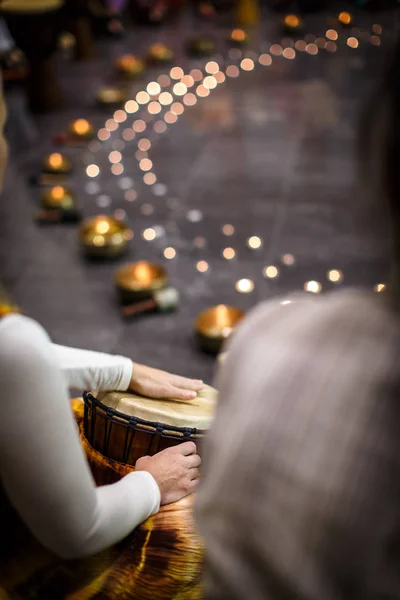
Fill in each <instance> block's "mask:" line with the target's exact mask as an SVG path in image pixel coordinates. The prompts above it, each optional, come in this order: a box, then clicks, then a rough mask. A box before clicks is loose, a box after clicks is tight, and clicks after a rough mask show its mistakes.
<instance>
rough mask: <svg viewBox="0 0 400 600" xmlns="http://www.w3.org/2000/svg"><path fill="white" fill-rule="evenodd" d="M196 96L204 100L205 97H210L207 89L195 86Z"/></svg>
mask: <svg viewBox="0 0 400 600" xmlns="http://www.w3.org/2000/svg"><path fill="white" fill-rule="evenodd" d="M196 94H197V95H198V96H199V97H200V98H206V97H207V96H209V95H210V90H209V89H208V88H206V87H205V86H204V85H199V86H197V89H196Z"/></svg>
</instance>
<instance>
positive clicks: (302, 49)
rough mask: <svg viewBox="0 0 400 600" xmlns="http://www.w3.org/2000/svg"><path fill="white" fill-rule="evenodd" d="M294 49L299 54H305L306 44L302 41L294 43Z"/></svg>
mask: <svg viewBox="0 0 400 600" xmlns="http://www.w3.org/2000/svg"><path fill="white" fill-rule="evenodd" d="M294 47H295V48H296V50H298V51H299V52H305V51H306V48H307V43H306V42H305V41H304V40H297V42H296V43H295V45H294Z"/></svg>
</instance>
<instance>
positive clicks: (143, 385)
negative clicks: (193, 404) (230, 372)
mask: <svg viewBox="0 0 400 600" xmlns="http://www.w3.org/2000/svg"><path fill="white" fill-rule="evenodd" d="M203 387H204V384H203V382H202V381H199V380H197V379H187V378H186V377H179V376H178V375H171V374H170V373H167V372H166V371H160V370H158V369H152V368H151V367H146V366H144V365H138V364H134V365H133V369H132V378H131V382H130V384H129V389H130V390H131V391H132V392H136V393H138V394H141V395H142V396H148V397H149V398H160V399H166V398H176V399H177V400H193V398H196V396H197V392H199V391H200V390H202V389H203Z"/></svg>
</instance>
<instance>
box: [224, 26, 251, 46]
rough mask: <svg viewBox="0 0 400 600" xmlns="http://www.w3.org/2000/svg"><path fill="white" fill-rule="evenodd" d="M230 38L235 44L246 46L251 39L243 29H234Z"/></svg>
mask: <svg viewBox="0 0 400 600" xmlns="http://www.w3.org/2000/svg"><path fill="white" fill-rule="evenodd" d="M229 40H230V42H231V44H233V45H235V46H244V45H245V44H247V42H248V41H249V36H248V35H247V33H246V32H245V31H244V30H243V29H234V30H233V31H232V33H231V35H230V38H229Z"/></svg>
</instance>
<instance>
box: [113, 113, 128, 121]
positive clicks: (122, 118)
mask: <svg viewBox="0 0 400 600" xmlns="http://www.w3.org/2000/svg"><path fill="white" fill-rule="evenodd" d="M127 118H128V115H127V114H126V112H125V111H124V110H116V111H115V113H114V121H116V122H117V123H123V122H124V121H126V119H127Z"/></svg>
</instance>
